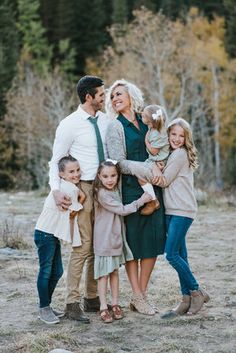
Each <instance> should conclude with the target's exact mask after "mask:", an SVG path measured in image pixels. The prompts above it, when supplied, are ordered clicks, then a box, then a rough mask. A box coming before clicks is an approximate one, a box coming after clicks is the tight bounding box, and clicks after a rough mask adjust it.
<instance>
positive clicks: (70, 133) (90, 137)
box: [49, 106, 110, 190]
mask: <svg viewBox="0 0 236 353" xmlns="http://www.w3.org/2000/svg"><path fill="white" fill-rule="evenodd" d="M90 116H91V115H89V114H88V113H87V112H85V111H84V110H83V109H82V107H81V106H79V107H78V109H77V110H76V111H75V112H74V113H72V114H70V115H69V116H67V117H66V118H65V119H63V120H62V121H61V122H60V124H59V126H58V128H57V130H56V136H55V141H54V145H53V155H52V159H51V161H50V162H49V166H50V170H49V184H50V186H51V190H59V184H60V178H59V176H58V161H59V160H60V159H61V158H62V157H65V156H67V155H69V154H70V155H71V156H72V157H74V158H75V159H77V160H78V162H79V164H80V169H81V180H94V178H95V176H96V173H97V168H98V165H99V160H98V152H97V139H96V134H95V129H94V126H93V124H91V122H90V121H89V120H88V118H89V117H90ZM96 116H97V117H98V119H97V124H98V127H99V131H100V134H101V138H102V141H103V146H104V153H105V158H107V148H106V144H105V135H106V130H107V126H108V124H109V122H110V119H108V118H107V116H106V115H105V114H104V113H102V112H101V111H98V112H97V113H96Z"/></svg>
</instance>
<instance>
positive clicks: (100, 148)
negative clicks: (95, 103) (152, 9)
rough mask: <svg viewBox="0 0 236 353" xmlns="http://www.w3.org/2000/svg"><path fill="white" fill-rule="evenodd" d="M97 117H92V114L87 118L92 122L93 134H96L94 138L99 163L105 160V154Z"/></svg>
mask: <svg viewBox="0 0 236 353" xmlns="http://www.w3.org/2000/svg"><path fill="white" fill-rule="evenodd" d="M97 119H98V118H97V117H95V118H93V117H92V116H90V117H89V118H88V120H89V121H90V123H91V124H93V126H94V129H95V134H96V138H97V151H98V159H99V163H101V162H103V161H105V155H104V149H103V144H102V138H101V134H100V131H99V128H98V124H97Z"/></svg>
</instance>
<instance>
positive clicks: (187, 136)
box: [167, 118, 198, 170]
mask: <svg viewBox="0 0 236 353" xmlns="http://www.w3.org/2000/svg"><path fill="white" fill-rule="evenodd" d="M175 125H179V126H181V127H182V129H183V130H184V140H185V142H184V146H183V147H184V148H185V149H186V151H187V155H188V160H189V167H190V168H192V169H193V170H195V169H197V168H198V158H197V149H196V147H195V144H194V141H193V134H192V130H191V127H190V125H189V123H188V122H187V121H186V120H184V119H183V118H176V119H174V120H172V121H171V122H170V123H169V125H168V129H167V132H168V135H169V134H170V131H171V129H172V128H173V127H174V126H175Z"/></svg>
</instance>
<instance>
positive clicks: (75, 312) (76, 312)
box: [65, 302, 90, 324]
mask: <svg viewBox="0 0 236 353" xmlns="http://www.w3.org/2000/svg"><path fill="white" fill-rule="evenodd" d="M65 315H66V317H67V318H68V319H70V320H77V321H81V322H83V323H85V324H89V323H90V320H89V318H88V317H86V316H85V314H84V312H83V310H82V309H81V307H80V303H79V302H76V303H71V304H66V310H65Z"/></svg>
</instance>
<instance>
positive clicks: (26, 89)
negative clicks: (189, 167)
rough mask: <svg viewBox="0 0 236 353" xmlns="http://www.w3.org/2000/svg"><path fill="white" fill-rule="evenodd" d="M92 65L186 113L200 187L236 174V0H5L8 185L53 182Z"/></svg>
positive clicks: (0, 22)
mask: <svg viewBox="0 0 236 353" xmlns="http://www.w3.org/2000/svg"><path fill="white" fill-rule="evenodd" d="M84 74H95V75H101V76H102V77H103V78H104V80H105V82H106V86H109V85H110V84H111V83H112V82H113V81H114V80H116V79H119V78H126V79H127V80H130V81H132V82H134V83H136V84H137V85H138V86H139V87H140V88H141V89H142V90H143V92H144V94H145V101H146V103H147V104H150V103H157V104H161V105H163V106H164V107H165V108H166V110H167V112H168V115H169V118H170V119H173V118H174V117H176V116H182V117H184V118H186V119H187V120H188V121H189V122H190V124H191V126H192V128H193V131H194V138H195V142H196V145H197V148H198V150H199V159H200V168H199V170H198V172H197V174H196V183H197V185H198V186H199V187H201V188H203V189H204V188H205V189H212V190H221V189H222V188H229V187H230V188H231V187H233V186H235V184H236V0H214V1H213V0H209V1H193V0H179V1H173V0H89V1H88V0H0V188H1V189H5V190H7V189H25V190H30V189H33V188H40V187H44V186H45V185H47V181H48V161H49V160H50V158H51V151H52V144H53V140H54V134H55V129H56V127H57V125H58V123H59V121H60V120H61V119H62V118H64V117H65V116H66V115H68V114H69V113H70V112H71V111H72V110H74V109H76V106H77V104H78V101H77V97H76V94H75V86H76V83H77V81H78V79H79V78H80V77H81V76H82V75H84Z"/></svg>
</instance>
